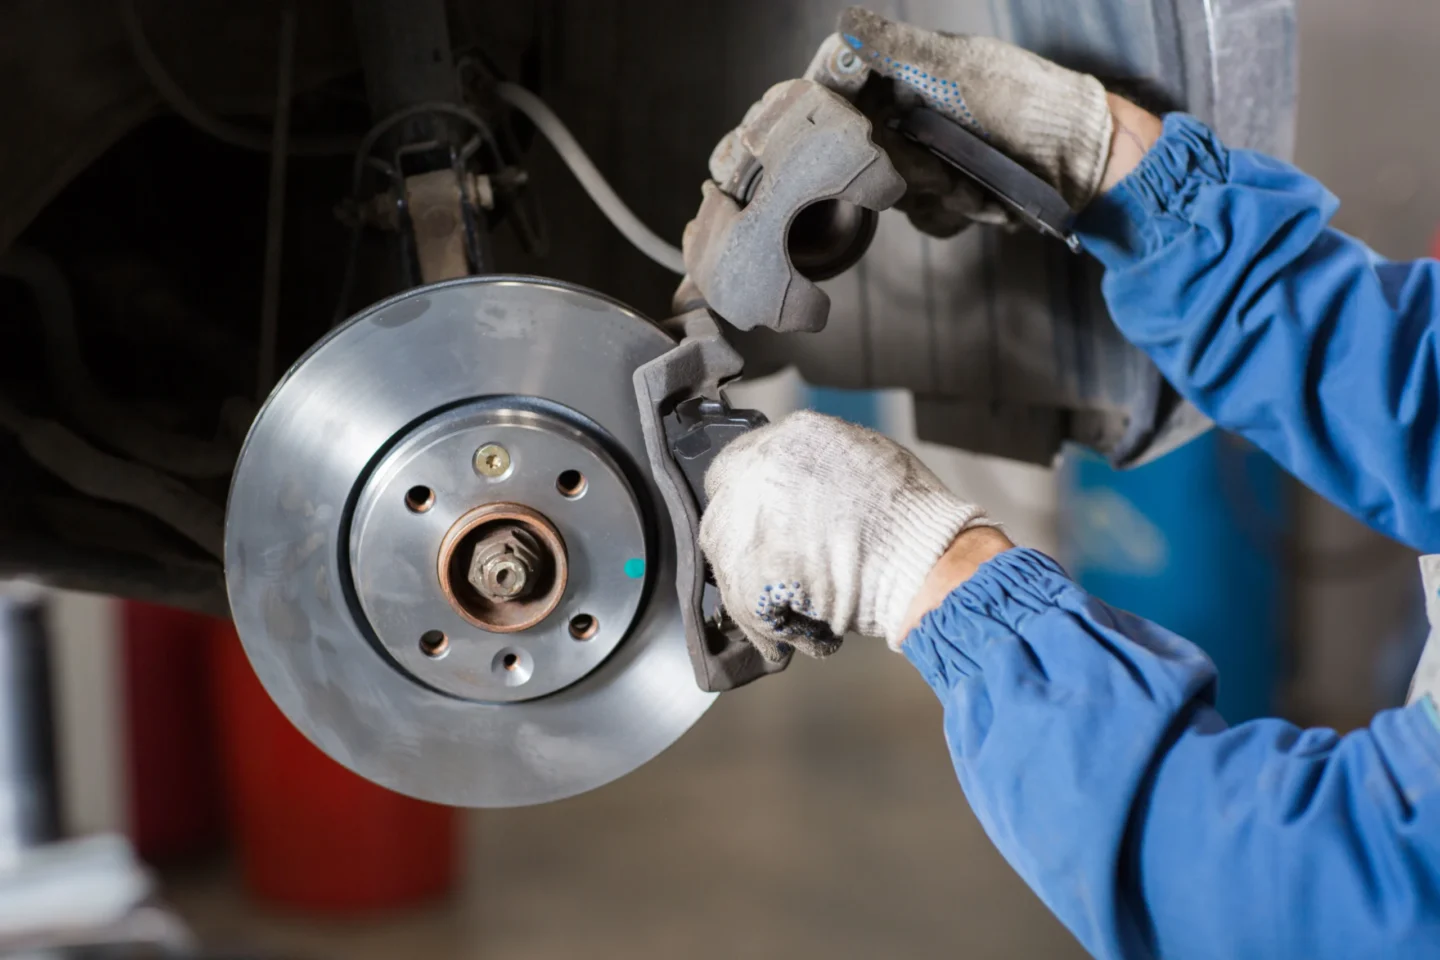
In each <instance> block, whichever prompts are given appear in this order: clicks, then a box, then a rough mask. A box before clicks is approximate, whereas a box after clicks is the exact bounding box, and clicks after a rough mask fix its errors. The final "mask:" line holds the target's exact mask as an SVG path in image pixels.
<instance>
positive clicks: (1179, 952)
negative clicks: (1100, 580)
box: [904, 550, 1440, 960]
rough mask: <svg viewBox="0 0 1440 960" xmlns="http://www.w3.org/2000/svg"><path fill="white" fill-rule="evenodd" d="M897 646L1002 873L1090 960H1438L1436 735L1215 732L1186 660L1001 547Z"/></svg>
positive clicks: (1201, 663) (1045, 563)
mask: <svg viewBox="0 0 1440 960" xmlns="http://www.w3.org/2000/svg"><path fill="white" fill-rule="evenodd" d="M904 650H905V653H906V655H907V656H908V657H909V658H910V660H911V662H912V663H914V664H915V666H916V667H917V668H918V669H919V670H920V672H921V673H922V674H923V675H924V677H925V679H926V680H927V681H928V682H929V684H930V686H931V687H932V688H933V689H934V690H935V692H936V694H938V695H939V697H940V700H941V702H942V703H943V705H944V708H945V737H946V742H947V743H948V745H949V748H950V754H951V758H952V760H953V761H954V764H955V770H956V773H958V774H959V778H960V784H961V786H962V787H963V788H964V791H965V795H966V797H967V798H968V799H969V801H970V804H971V806H972V807H973V808H974V810H975V813H976V815H977V816H978V817H979V819H980V822H981V824H983V826H984V827H985V832H986V833H987V834H988V835H989V836H990V839H991V840H992V841H994V843H995V845H996V846H997V847H999V849H1000V852H1001V853H1002V854H1004V856H1005V858H1006V860H1008V861H1009V863H1010V865H1011V866H1013V867H1014V868H1015V870H1016V871H1018V872H1019V874H1020V875H1021V877H1023V878H1024V880H1025V881H1026V882H1027V883H1028V884H1029V885H1030V886H1031V888H1032V889H1034V890H1035V891H1036V892H1037V893H1038V894H1039V895H1040V898H1041V899H1042V900H1043V901H1044V902H1045V903H1046V904H1047V905H1048V906H1049V907H1050V909H1051V910H1053V911H1054V912H1055V914H1056V915H1057V916H1058V917H1059V918H1060V920H1061V921H1062V922H1063V923H1064V924H1065V925H1066V927H1068V928H1069V929H1070V931H1071V932H1072V933H1073V934H1074V935H1075V936H1076V937H1077V938H1078V939H1079V940H1080V942H1081V944H1083V945H1084V946H1085V948H1086V949H1088V950H1089V951H1090V952H1091V953H1092V954H1094V955H1095V956H1097V957H1104V958H1112V957H1114V958H1122V957H1123V958H1136V957H1156V956H1159V957H1165V958H1167V960H1186V958H1202V957H1203V958H1224V960H1236V958H1246V957H1256V958H1266V960H1273V958H1279V957H1305V958H1306V960H1327V958H1331V957H1336V958H1339V957H1345V958H1352V957H1386V958H1404V957H1421V956H1425V957H1434V956H1436V955H1437V953H1440V726H1437V718H1436V714H1435V708H1434V706H1433V705H1432V704H1431V703H1430V702H1429V701H1428V700H1425V701H1422V702H1421V703H1419V704H1415V705H1413V706H1411V707H1407V708H1405V709H1403V710H1391V711H1387V712H1385V713H1382V714H1380V715H1378V716H1377V717H1376V718H1375V720H1374V722H1373V723H1372V724H1371V725H1370V727H1369V728H1368V729H1365V730H1360V731H1356V732H1354V733H1351V734H1349V735H1347V736H1344V737H1341V736H1337V735H1336V734H1335V733H1334V732H1332V731H1329V730H1301V729H1298V728H1296V727H1294V726H1292V725H1290V724H1288V723H1284V722H1281V721H1279V720H1257V721H1254V722H1251V723H1246V724H1242V725H1240V726H1236V727H1229V726H1227V725H1226V723H1225V721H1224V720H1222V719H1221V718H1220V717H1219V716H1218V715H1217V714H1216V713H1215V710H1214V708H1213V706H1212V704H1213V694H1214V689H1215V671H1214V667H1213V666H1212V665H1211V663H1210V661H1209V660H1208V659H1207V658H1206V657H1205V655H1204V654H1203V653H1202V652H1200V650H1199V649H1198V648H1196V647H1195V646H1194V645H1192V644H1190V643H1189V642H1187V641H1185V640H1182V639H1180V638H1179V637H1177V636H1175V635H1174V634H1171V633H1169V632H1168V631H1166V630H1164V629H1162V628H1160V627H1158V626H1156V625H1155V624H1153V623H1149V622H1147V621H1144V620H1141V619H1139V618H1138V617H1134V616H1131V615H1129V614H1126V613H1123V612H1121V611H1118V610H1113V609H1111V608H1110V607H1107V606H1106V605H1105V604H1103V603H1101V602H1100V601H1098V600H1096V599H1095V598H1093V597H1091V596H1089V595H1088V594H1086V593H1085V592H1084V591H1083V590H1081V589H1080V588H1079V587H1078V586H1076V585H1075V584H1074V583H1072V582H1071V581H1070V580H1069V579H1068V578H1067V577H1066V576H1065V574H1064V572H1063V571H1062V570H1061V569H1060V568H1059V567H1058V566H1057V565H1056V564H1055V563H1054V562H1053V561H1052V560H1050V559H1048V558H1046V557H1044V556H1043V555H1041V554H1038V553H1036V552H1034V551H1030V550H1012V551H1010V552H1008V553H1005V554H1002V555H1001V556H999V557H997V558H995V559H994V560H991V561H989V562H988V563H986V564H984V565H983V566H982V567H981V568H980V570H979V572H978V573H977V574H976V575H975V576H974V577H972V578H971V579H970V580H969V581H968V582H967V583H966V584H964V585H963V586H962V587H960V588H959V589H958V590H956V591H955V592H954V593H952V594H951V595H950V597H949V598H948V599H947V600H946V601H945V602H944V604H942V605H941V606H940V607H939V608H938V609H937V610H935V611H933V612H932V613H930V614H929V615H928V616H927V617H926V618H925V619H924V620H923V621H922V623H921V624H920V626H918V627H917V628H916V629H915V630H914V631H912V633H911V634H910V636H909V637H908V638H907V639H906V641H905V646H904Z"/></svg>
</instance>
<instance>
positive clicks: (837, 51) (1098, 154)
mask: <svg viewBox="0 0 1440 960" xmlns="http://www.w3.org/2000/svg"><path fill="white" fill-rule="evenodd" d="M857 57H858V60H859V63H858V64H857V63H856V58H857ZM871 74H878V75H879V76H880V77H884V78H888V79H889V80H890V81H891V82H890V83H889V84H885V83H883V82H881V83H877V82H875V81H874V80H873V78H872V77H871ZM805 76H806V78H807V79H810V80H814V81H816V82H818V83H820V84H822V85H824V86H827V87H829V88H830V89H832V90H835V91H836V92H839V93H842V94H844V95H846V96H847V97H849V98H850V99H851V100H852V101H854V102H855V104H856V105H857V106H859V107H860V109H861V110H862V112H864V113H865V114H866V115H867V116H869V117H870V118H871V120H872V122H873V123H874V126H875V138H876V142H877V143H879V144H880V146H881V147H883V148H884V149H885V151H886V152H887V153H889V154H890V159H891V160H892V161H893V162H894V164H895V167H896V169H897V170H899V172H900V174H901V176H903V177H904V178H905V180H906V183H907V184H908V185H909V190H908V192H907V193H906V196H905V199H904V200H902V201H901V202H900V203H899V204H898V206H899V208H900V209H901V210H904V211H905V212H906V213H907V214H909V216H910V219H911V221H912V222H913V223H914V224H915V226H916V227H917V228H919V229H920V230H922V231H924V232H925V233H929V234H933V235H935V236H949V235H950V234H953V233H956V232H957V231H959V230H960V229H961V228H963V227H964V226H965V225H966V224H967V223H968V222H969V221H970V220H981V221H986V222H1005V220H1006V218H1007V217H1008V216H1009V215H1008V213H1007V212H1006V211H1005V210H1004V209H1003V208H1002V207H1001V206H1000V205H999V204H998V203H997V202H995V201H994V200H991V199H988V198H987V197H986V196H985V195H984V194H983V193H982V192H981V191H980V190H979V189H978V188H977V187H976V186H975V185H974V184H973V183H972V182H971V181H970V180H969V179H968V178H967V177H965V176H964V175H963V174H960V173H959V172H957V171H955V170H954V169H953V168H951V167H950V166H949V165H947V164H945V163H943V162H942V161H940V160H939V159H937V158H936V157H935V156H933V155H932V154H931V153H930V152H929V151H927V150H924V149H923V148H921V147H918V146H916V145H914V144H912V143H909V142H908V141H906V140H904V139H903V138H901V137H900V136H899V135H898V134H896V133H894V132H892V131H890V130H889V129H888V128H887V127H886V125H885V121H886V120H887V119H888V118H889V117H891V116H894V115H895V113H897V112H903V111H905V110H908V109H912V108H913V107H914V106H916V105H919V104H923V105H924V106H927V107H929V108H930V109H932V110H936V111H939V112H940V113H943V114H945V115H946V116H948V117H950V118H952V119H954V120H958V121H959V122H960V123H962V124H964V125H965V126H966V127H968V128H969V129H970V130H972V131H974V132H976V133H979V134H980V135H981V136H983V137H985V138H986V139H987V140H988V141H989V142H990V143H991V144H992V145H994V146H996V147H998V148H1000V149H1001V150H1003V151H1004V152H1005V153H1007V154H1009V155H1010V157H1012V158H1013V159H1015V160H1016V161H1018V162H1019V163H1021V164H1023V165H1024V166H1026V167H1028V168H1029V169H1030V170H1031V171H1033V172H1034V173H1035V174H1037V175H1038V176H1040V177H1041V178H1042V179H1044V180H1046V181H1047V182H1048V183H1049V184H1050V185H1051V186H1053V187H1055V189H1056V190H1058V191H1059V192H1060V194H1061V196H1063V197H1064V198H1065V200H1066V202H1067V203H1069V204H1070V206H1071V208H1072V209H1074V210H1083V209H1084V208H1085V207H1086V206H1087V205H1088V204H1089V203H1090V201H1091V200H1092V199H1093V198H1094V196H1095V194H1096V193H1097V192H1098V190H1099V188H1100V184H1101V181H1102V178H1103V177H1104V175H1105V165H1106V161H1107V159H1108V157H1109V153H1110V143H1111V134H1112V129H1113V128H1112V119H1111V113H1110V103H1109V101H1108V98H1107V95H1106V92H1105V88H1104V87H1103V86H1102V85H1101V83H1100V81H1099V80H1097V79H1095V78H1094V77H1091V76H1087V75H1085V74H1081V73H1075V72H1073V71H1070V70H1067V69H1065V68H1064V67H1060V66H1057V65H1056V64H1054V63H1051V62H1050V61H1049V60H1046V59H1044V58H1043V57H1039V56H1036V55H1035V54H1033V53H1030V52H1028V51H1026V50H1022V49H1021V48H1019V47H1016V46H1013V45H1011V44H1008V43H1005V42H1004V41H1002V40H996V39H994V38H993V37H980V36H959V35H955V34H948V33H940V32H938V31H934V30H923V29H921V28H919V27H914V26H910V25H909V24H904V23H895V22H894V21H891V20H887V19H886V18H884V17H882V16H880V15H879V14H875V13H871V12H870V11H868V10H865V9H863V8H860V7H851V8H850V9H848V10H846V11H845V12H844V13H842V14H841V15H840V24H839V30H838V32H837V33H836V35H834V36H832V37H831V38H830V39H828V40H827V41H826V42H825V43H824V44H822V45H821V47H820V50H819V51H818V52H817V53H816V55H815V59H814V60H813V61H812V62H811V64H810V68H809V69H808V70H807V71H806V73H805Z"/></svg>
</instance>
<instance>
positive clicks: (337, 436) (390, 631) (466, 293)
mask: <svg viewBox="0 0 1440 960" xmlns="http://www.w3.org/2000/svg"><path fill="white" fill-rule="evenodd" d="M671 345H672V342H671V341H670V340H669V338H668V337H666V336H664V335H663V334H662V333H660V332H659V331H658V329H656V328H655V327H654V325H652V324H650V323H649V322H648V321H646V320H644V319H643V318H641V317H639V316H637V315H635V314H634V313H632V312H631V311H629V310H627V309H626V308H624V307H622V306H620V305H618V304H616V303H614V302H613V301H609V300H607V299H605V298H603V297H600V296H598V295H596V294H592V293H589V292H587V291H581V290H577V289H575V288H571V287H567V286H564V285H562V284H557V283H553V282H550V281H541V280H530V279H512V278H482V279H471V280H463V281H455V282H451V283H446V284H439V285H435V286H431V287H425V288H421V289H418V290H415V291H411V292H410V293H408V294H406V295H403V296H401V297H397V298H395V299H393V300H390V301H387V302H385V303H382V304H379V305H377V306H375V307H373V308H371V309H370V310H367V311H366V312H364V313H362V314H360V315H359V316H357V317H355V318H354V319H352V320H351V321H349V322H348V323H347V324H345V325H344V326H343V327H341V328H339V329H337V330H336V331H335V332H334V333H333V334H332V335H331V336H330V337H329V338H327V339H326V340H325V341H323V342H322V343H321V344H319V345H317V347H316V348H314V349H313V350H312V351H311V352H310V353H309V354H308V355H307V356H306V357H304V358H303V359H302V360H301V361H300V362H299V363H297V364H296V366H295V367H294V368H293V369H292V370H291V371H290V373H289V374H288V375H287V377H286V378H285V380H284V381H283V382H282V383H281V385H280V387H278V388H277V389H276V391H275V393H274V394H272V396H271V398H270V400H269V401H268V402H267V404H266V406H265V408H264V410H262V412H261V414H260V416H259V417H258V418H257V420H256V423H255V425H254V427H253V428H252V430H251V434H250V437H249V438H248V440H247V442H246V447H245V451H244V453H243V454H242V456H241V459H240V463H239V465H238V466H237V469H236V475H235V482H234V485H233V487H232V491H231V502H230V511H229V516H228V520H227V543H226V553H227V564H226V567H227V570H226V574H227V579H228V582H229V588H230V596H231V604H232V608H233V610H234V614H235V620H236V625H237V627H238V629H239V631H240V634H241V638H242V640H243V641H244V644H245V648H246V651H247V653H248V654H249V655H250V658H251V661H252V663H253V664H254V665H255V668H256V672H257V673H258V674H259V675H260V678H261V680H262V682H263V683H264V684H265V686H266V688H267V689H268V690H269V691H270V693H271V695H272V696H273V697H274V698H275V700H276V702H277V703H278V704H279V705H280V707H281V709H282V710H284V711H285V713H286V714H287V715H288V716H289V717H290V718H291V720H292V721H294V722H295V723H296V725H297V726H298V727H300V729H301V730H302V731H304V732H305V733H306V735H307V736H309V737H310V738H311V739H312V740H313V741H315V742H316V743H317V744H318V745H319V746H320V747H321V748H322V749H323V750H325V751H326V752H327V753H329V754H330V755H331V756H332V757H334V758H335V759H337V760H339V761H340V762H341V763H343V764H345V765H346V766H348V767H350V768H351V769H352V770H355V771H356V772H358V773H360V774H361V775H363V776H366V777H368V778H370V779H372V780H375V781H377V782H379V783H382V784H384V785H386V786H388V787H391V788H393V789H396V790H399V791H401V792H404V793H409V794H412V795H414V796H419V797H423V798H426V799H430V800H435V801H439V802H444V803H452V804H461V805H474V806H510V805H517V804H524V803H537V802H542V801H545V800H551V799H557V798H559V797H563V796H569V795H571V794H574V793H579V792H581V791H583V790H587V789H591V788H593V787H595V786H599V785H600V784H602V783H605V782H607V781H609V780H611V779H614V778H615V777H617V776H620V775H622V774H624V773H626V772H628V771H629V770H631V769H633V768H634V767H636V766H639V765H640V764H641V763H643V762H645V761H646V760H648V759H649V758H650V757H652V756H654V755H655V754H656V753H658V752H659V751H660V750H661V749H663V748H664V747H665V746H666V745H668V744H669V743H670V742H672V741H673V740H674V739H675V738H677V737H678V736H679V735H680V734H681V733H683V732H684V730H685V729H687V728H688V727H689V726H690V724H691V723H693V722H694V720H695V719H697V718H698V717H699V715H700V714H701V713H702V712H704V710H705V708H706V707H707V706H708V705H709V703H710V702H711V699H712V696H711V695H709V694H705V693H702V692H701V691H699V690H698V689H697V688H696V687H695V683H694V679H693V674H692V672H691V667H690V664H689V661H688V657H687V655H686V651H685V641H684V635H683V629H682V626H681V621H680V616H679V610H678V604H677V601H676V599H675V594H674V591H673V589H668V587H669V585H670V584H671V583H673V580H674V557H673V548H672V545H671V544H670V543H668V542H666V541H664V540H663V539H662V538H661V537H660V535H659V531H665V530H668V529H669V526H668V522H667V521H666V518H665V517H664V514H663V512H662V511H663V508H662V507H661V506H660V504H659V500H658V498H657V497H656V496H655V495H654V490H653V487H652V484H651V480H650V477H649V475H648V473H647V472H646V468H645V466H644V465H645V464H646V462H647V461H646V458H645V452H644V441H643V437H642V435H641V431H640V427H639V422H638V419H637V416H636V410H635V396H634V391H633V388H632V387H631V374H632V373H633V371H634V369H635V368H636V367H637V366H639V365H640V364H641V363H644V362H646V361H647V360H649V359H652V358H653V357H655V356H658V355H659V354H660V353H662V352H664V351H665V350H667V349H669V347H670V346H671Z"/></svg>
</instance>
